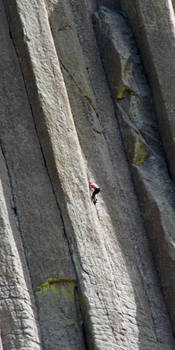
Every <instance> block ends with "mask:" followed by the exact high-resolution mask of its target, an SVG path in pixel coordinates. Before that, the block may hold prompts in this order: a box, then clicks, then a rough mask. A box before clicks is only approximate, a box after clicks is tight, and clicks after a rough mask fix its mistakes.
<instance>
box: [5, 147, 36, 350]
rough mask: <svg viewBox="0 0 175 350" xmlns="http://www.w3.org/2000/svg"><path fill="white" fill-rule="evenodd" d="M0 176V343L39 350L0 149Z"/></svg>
mask: <svg viewBox="0 0 175 350" xmlns="http://www.w3.org/2000/svg"><path fill="white" fill-rule="evenodd" d="M0 178H1V181H0V241H1V244H0V262H1V270H0V328H1V338H2V342H1V345H0V346H1V349H2V346H3V350H9V349H12V350H20V349H26V350H28V349H36V350H39V349H41V346H40V339H39V334H38V325H37V321H36V309H35V305H34V301H33V295H32V291H31V282H30V279H29V274H28V270H27V266H26V262H25V259H24V253H23V248H22V244H21V238H20V233H19V230H18V227H17V221H16V217H15V213H14V210H13V206H14V204H13V201H12V192H11V186H10V183H9V174H8V167H7V163H6V158H5V157H4V155H3V153H2V150H0Z"/></svg>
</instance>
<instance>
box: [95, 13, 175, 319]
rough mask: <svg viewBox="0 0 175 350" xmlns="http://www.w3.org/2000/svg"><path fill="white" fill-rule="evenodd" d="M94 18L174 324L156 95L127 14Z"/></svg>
mask: <svg viewBox="0 0 175 350" xmlns="http://www.w3.org/2000/svg"><path fill="white" fill-rule="evenodd" d="M95 18H96V30H97V33H98V39H99V44H100V46H101V52H102V57H103V63H104V65H105V68H106V72H107V75H108V79H109V82H110V86H111V91H112V95H113V99H114V101H115V103H116V106H117V111H118V117H119V122H120V129H121V133H122V135H123V140H124V144H125V148H126V151H127V155H128V160H129V162H130V165H131V169H132V173H133V177H134V180H135V187H136V190H137V193H138V196H139V198H140V204H141V207H142V212H143V215H144V219H145V224H146V228H147V232H148V234H149V237H150V240H151V243H152V249H153V252H154V256H155V259H156V262H157V268H158V271H159V274H160V278H161V281H162V286H163V290H164V294H165V299H166V302H167V305H168V309H169V313H170V315H171V319H172V323H173V324H174V322H175V314H174V307H175V305H174V290H175V285H174V283H175V274H174V267H175V262H174V257H175V251H174V239H175V236H174V231H175V220H174V215H173V210H174V206H175V200H174V198H175V186H174V184H173V182H172V181H171V180H170V178H169V174H168V169H167V165H166V163H165V158H164V153H163V149H162V146H161V141H160V137H159V133H158V127H157V125H156V120H155V116H154V113H153V109H152V102H151V94H150V91H149V87H148V84H147V81H146V79H145V76H144V72H143V68H142V66H141V62H140V58H139V55H138V52H137V50H136V45H135V40H134V38H133V35H132V32H131V29H130V27H129V26H128V24H127V22H126V18H124V17H122V16H121V15H120V14H117V13H114V12H112V11H110V10H109V9H107V8H105V7H102V8H101V9H100V10H99V11H98V14H96V16H95Z"/></svg>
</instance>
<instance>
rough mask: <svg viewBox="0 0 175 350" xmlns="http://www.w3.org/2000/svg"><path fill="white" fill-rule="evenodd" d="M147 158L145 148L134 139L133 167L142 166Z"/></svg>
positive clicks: (137, 139) (138, 140)
mask: <svg viewBox="0 0 175 350" xmlns="http://www.w3.org/2000/svg"><path fill="white" fill-rule="evenodd" d="M147 156H148V152H147V150H146V148H145V146H144V145H143V143H142V142H141V141H140V139H139V138H136V141H135V148H134V157H133V163H134V164H135V165H142V164H143V163H144V161H145V159H146V158H147Z"/></svg>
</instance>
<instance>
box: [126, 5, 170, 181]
mask: <svg viewBox="0 0 175 350" xmlns="http://www.w3.org/2000/svg"><path fill="white" fill-rule="evenodd" d="M121 3H122V5H123V8H124V9H125V10H126V11H127V13H128V16H129V18H130V21H131V23H132V26H133V29H134V33H135V35H136V38H137V42H138V45H139V48H140V52H141V56H142V59H143V62H144V65H145V69H146V72H147V74H148V77H149V81H150V84H151V87H152V92H153V98H154V104H155V108H156V115H157V119H158V122H159V128H160V132H161V137H162V140H163V143H164V147H165V151H166V153H167V158H168V163H169V168H170V172H171V176H172V178H173V180H175V159H174V154H175V124H174V123H175V122H174V120H175V119H174V110H175V99H174V89H173V86H174V85H175V66H174V60H175V46H174V40H175V19H174V11H173V7H172V1H171V0H166V1H163V0H151V1H150V0H147V1H144V2H143V1H142V0H134V1H132V2H129V1H127V0H126V1H125V0H121Z"/></svg>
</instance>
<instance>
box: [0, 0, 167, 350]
mask: <svg viewBox="0 0 175 350" xmlns="http://www.w3.org/2000/svg"><path fill="white" fill-rule="evenodd" d="M90 3H91V7H89V8H90V12H92V11H93V4H92V2H90ZM103 3H106V1H105V0H104V1H103ZM108 3H110V7H111V8H114V7H113V4H114V1H108ZM116 3H117V4H118V2H116ZM87 4H89V2H87V1H85V2H83V1H80V0H74V1H73V0H70V1H69V0H66V1H60V0H58V1H57V0H52V1H47V0H45V1H43V0H37V1H36V0H30V1H28V0H23V1H19V0H17V1H14V0H7V1H6V2H5V5H6V9H7V13H8V19H9V24H10V30H11V37H12V41H13V44H14V45H15V49H16V53H15V51H14V48H13V47H12V42H11V40H9V36H8V35H7V31H6V32H5V34H4V27H7V26H6V24H3V26H2V31H1V33H0V35H2V36H3V35H4V38H5V40H4V42H3V50H2V52H1V53H0V61H1V62H2V68H1V70H2V73H3V72H4V73H5V79H4V80H3V79H2V81H1V83H0V86H1V84H2V87H1V94H0V96H2V100H3V101H2V102H3V103H2V104H1V107H0V108H2V114H3V115H4V116H5V117H4V118H2V120H1V121H0V122H1V128H0V138H1V142H2V149H3V153H4V156H5V159H6V164H7V167H8V172H9V176H10V184H11V189H12V196H13V201H14V211H15V212H16V218H17V222H18V226H19V229H20V233H21V236H22V239H23V245H24V250H25V255H26V260H27V264H28V268H29V271H30V275H31V276H30V277H31V283H32V286H33V290H34V291H35V300H36V304H37V311H38V318H39V324H40V328H41V336H42V345H43V349H46V350H54V349H55V350H56V349H58V348H61V349H66V350H78V349H81V350H84V349H86V348H89V349H92V350H102V349H103V350H108V349H110V350H113V349H114V350H126V349H128V350H137V349H141V350H148V349H154V350H164V349H165V344H166V346H167V344H168V346H169V349H173V341H172V336H171V328H170V326H169V319H168V315H167V311H166V308H165V305H164V302H163V299H162V295H161V292H160V286H159V282H158V279H157V276H156V273H155V270H154V266H153V262H152V258H151V254H150V251H149V248H148V244H147V239H146V237H145V231H144V227H143V223H142V219H141V215H140V210H139V207H138V203H137V199H136V196H135V193H134V189H133V185H132V181H131V178H130V173H129V170H128V166H127V161H126V159H125V155H124V152H123V145H122V142H121V138H120V132H119V128H118V124H117V120H116V118H115V113H114V108H113V103H112V99H111V97H110V92H109V89H108V86H107V83H106V80H105V74H104V71H103V68H102V65H101V61H100V57H99V54H98V49H97V47H96V41H95V38H94V33H93V28H92V23H91V22H92V19H91V17H90V16H89V12H88V11H87V10H86V5H87ZM98 5H99V2H98ZM95 6H96V4H95ZM49 22H50V23H49ZM6 29H7V28H6ZM16 54H17V55H18V58H19V62H18V61H17V57H16ZM7 57H8V60H7V63H8V64H7V67H5V60H6V58H7ZM19 63H20V68H21V71H20V69H19ZM60 66H61V69H60ZM11 67H12V68H13V69H12V68H11ZM10 69H12V71H11V70H10ZM61 70H62V71H61ZM8 72H10V73H9V74H8ZM2 75H3V74H2ZM12 76H13V79H12ZM22 76H23V77H24V81H23V79H22ZM63 76H64V78H63ZM65 84H66V86H65ZM25 89H26V91H25ZM14 91H15V94H14ZM26 92H27V93H26ZM67 92H68V95H67ZM15 102H17V103H16V104H15ZM14 106H15V108H14ZM9 130H10V132H9ZM137 149H138V146H137V147H136V150H137ZM136 161H137V159H136ZM89 180H94V181H97V183H99V185H100V186H101V188H102V191H101V194H99V202H98V205H97V206H96V207H94V205H93V204H92V203H91V201H90V193H89V186H88V181H89ZM68 246H69V250H68ZM46 252H47V254H46ZM71 258H72V259H73V262H74V266H75V269H76V277H75V271H74V268H73V266H72V263H71ZM23 267H24V270H25V262H24V264H23ZM31 294H32V293H31ZM80 308H81V311H80ZM81 312H82V315H83V319H82V316H81ZM20 315H21V314H20ZM82 323H84V324H85V328H86V338H87V344H86V339H85V337H83V332H82ZM83 328H84V326H83ZM33 339H34V335H33ZM30 348H31V349H32V347H30V346H29V347H28V350H29V349H30ZM8 350H9V349H8ZM20 350H23V348H22V347H21V348H20Z"/></svg>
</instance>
